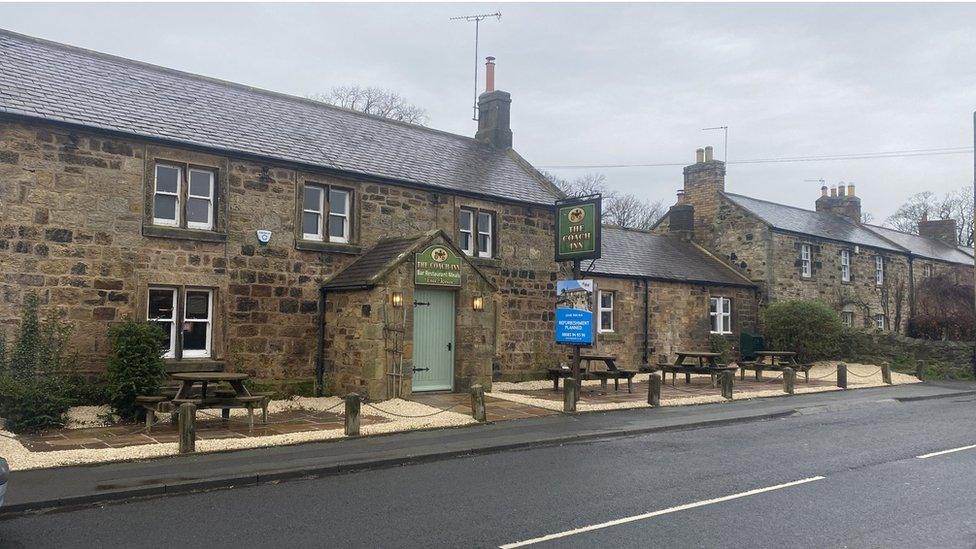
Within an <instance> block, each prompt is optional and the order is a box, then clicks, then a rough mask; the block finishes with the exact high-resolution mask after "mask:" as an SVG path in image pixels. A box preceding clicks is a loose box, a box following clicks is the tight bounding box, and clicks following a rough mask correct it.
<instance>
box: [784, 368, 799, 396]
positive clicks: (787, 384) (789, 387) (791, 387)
mask: <svg viewBox="0 0 976 549" xmlns="http://www.w3.org/2000/svg"><path fill="white" fill-rule="evenodd" d="M783 392H784V393H786V394H788V395H792V394H795V393H796V371H795V370H794V369H793V368H783Z"/></svg>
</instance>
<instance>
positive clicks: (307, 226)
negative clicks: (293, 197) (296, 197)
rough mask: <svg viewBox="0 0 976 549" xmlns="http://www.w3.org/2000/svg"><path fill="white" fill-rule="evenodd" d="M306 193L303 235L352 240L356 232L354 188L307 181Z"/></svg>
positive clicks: (333, 240) (303, 200) (335, 240)
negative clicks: (354, 231) (353, 213)
mask: <svg viewBox="0 0 976 549" xmlns="http://www.w3.org/2000/svg"><path fill="white" fill-rule="evenodd" d="M303 192H304V195H303V196H302V220H301V223H302V238H303V239H304V240H319V241H323V242H338V243H343V244H345V243H348V242H349V241H350V239H351V234H352V229H351V227H352V223H351V218H352V214H351V212H352V191H349V190H348V189H339V188H336V187H331V186H327V185H314V184H306V185H305V190H304V191H303Z"/></svg>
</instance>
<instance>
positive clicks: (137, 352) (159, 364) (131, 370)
mask: <svg viewBox="0 0 976 549" xmlns="http://www.w3.org/2000/svg"><path fill="white" fill-rule="evenodd" d="M109 337H110V339H111V340H112V358H111V359H110V360H109V363H108V388H107V391H108V397H109V403H110V404H111V405H112V408H113V409H114V410H115V413H116V414H118V415H119V416H121V417H124V418H130V419H134V418H135V417H136V416H137V415H138V414H139V412H140V410H141V409H142V408H141V407H140V406H138V405H136V400H135V399H136V397H137V396H139V395H151V394H155V393H156V392H158V391H159V384H160V381H161V380H162V377H163V359H162V358H161V355H162V353H161V352H160V349H162V346H163V342H164V340H165V337H166V336H165V334H163V331H162V330H161V329H160V328H159V326H157V325H156V324H152V323H149V322H136V321H131V320H130V321H126V322H123V323H122V324H119V325H117V326H115V327H113V328H112V330H111V331H110V332H109Z"/></svg>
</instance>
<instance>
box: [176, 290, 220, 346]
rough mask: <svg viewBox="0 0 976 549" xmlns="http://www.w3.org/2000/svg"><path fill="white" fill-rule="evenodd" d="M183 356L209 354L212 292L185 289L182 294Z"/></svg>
mask: <svg viewBox="0 0 976 549" xmlns="http://www.w3.org/2000/svg"><path fill="white" fill-rule="evenodd" d="M183 297H184V300H183V326H182V329H183V334H182V336H183V337H182V344H183V345H182V349H183V356H184V357H187V358H201V357H208V356H210V337H211V333H212V330H211V325H212V323H213V319H212V309H213V307H212V304H213V292H212V291H210V290H197V289H187V290H186V291H185V292H184V294H183Z"/></svg>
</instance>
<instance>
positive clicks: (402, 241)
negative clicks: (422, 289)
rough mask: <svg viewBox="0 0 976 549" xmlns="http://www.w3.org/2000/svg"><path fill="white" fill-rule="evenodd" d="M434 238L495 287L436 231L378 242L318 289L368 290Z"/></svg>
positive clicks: (443, 233)
mask: <svg viewBox="0 0 976 549" xmlns="http://www.w3.org/2000/svg"><path fill="white" fill-rule="evenodd" d="M438 237H439V238H438ZM435 239H437V240H438V242H443V245H444V246H445V247H449V248H451V249H453V250H454V252H455V253H456V254H458V256H460V257H461V259H462V260H463V261H465V262H467V263H468V265H469V266H470V267H471V269H472V270H473V271H474V272H475V273H477V274H478V275H479V276H481V277H482V278H484V279H485V281H486V282H487V283H488V285H489V286H491V287H493V288H494V287H495V284H494V283H492V282H491V280H489V279H488V277H486V276H485V274H484V273H483V272H482V271H481V269H479V268H478V267H477V266H476V265H474V264H473V263H471V261H470V260H469V259H468V257H467V256H466V255H464V252H462V251H461V250H459V249H458V248H457V246H455V245H454V243H453V242H452V241H451V239H450V238H448V236H447V233H445V232H444V231H442V230H440V229H434V230H432V231H427V232H426V233H421V234H417V235H413V236H404V237H397V238H388V239H385V240H380V241H379V242H377V243H376V245H375V246H373V247H372V248H370V249H369V250H367V251H366V252H365V253H364V254H363V255H361V256H359V257H357V258H356V260H355V261H353V262H352V263H350V264H349V265H347V266H346V268H345V269H343V270H341V271H339V272H338V273H336V274H335V275H334V276H333V277H332V278H330V279H329V280H328V281H326V283H325V284H324V285H323V286H322V287H323V288H325V289H326V290H333V291H342V290H359V289H366V288H372V287H373V286H376V285H377V284H378V283H379V282H380V281H382V280H383V277H385V276H386V275H387V274H389V272H390V271H391V270H393V268H394V267H396V266H397V265H399V264H400V262H402V261H404V260H406V259H409V258H410V256H411V254H414V253H417V252H419V251H421V250H422V249H423V248H424V247H426V246H427V245H429V244H430V243H431V242H433V241H434V240H435Z"/></svg>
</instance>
